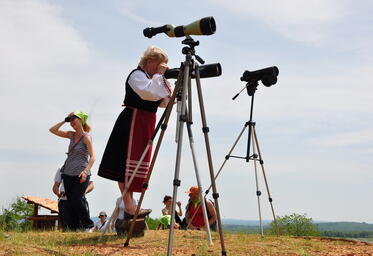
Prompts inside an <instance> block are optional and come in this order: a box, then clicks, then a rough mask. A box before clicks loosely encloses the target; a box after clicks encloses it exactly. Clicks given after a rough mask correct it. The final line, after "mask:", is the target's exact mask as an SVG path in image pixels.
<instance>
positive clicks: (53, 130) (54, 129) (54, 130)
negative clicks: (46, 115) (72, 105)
mask: <svg viewBox="0 0 373 256" xmlns="http://www.w3.org/2000/svg"><path fill="white" fill-rule="evenodd" d="M73 114H74V113H73V112H71V113H70V114H69V115H68V116H72V115H73ZM65 123H66V122H65V120H63V121H61V122H59V123H57V124H55V125H53V126H52V127H51V128H49V131H50V132H51V133H53V134H54V135H57V136H60V137H62V138H68V139H69V138H71V136H72V134H73V132H72V131H62V130H60V128H61V126H62V125H64V124H65Z"/></svg>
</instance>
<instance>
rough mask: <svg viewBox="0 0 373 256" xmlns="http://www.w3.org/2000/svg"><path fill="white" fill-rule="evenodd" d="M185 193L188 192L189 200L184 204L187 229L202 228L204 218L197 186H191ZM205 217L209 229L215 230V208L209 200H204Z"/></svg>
mask: <svg viewBox="0 0 373 256" xmlns="http://www.w3.org/2000/svg"><path fill="white" fill-rule="evenodd" d="M186 193H188V194H189V202H188V204H187V206H186V212H185V220H186V224H187V225H188V228H189V229H198V230H200V229H204V228H205V219H204V217H203V210H202V201H203V200H202V199H201V195H200V190H199V188H198V187H196V186H194V187H191V188H190V189H189V190H188V191H186ZM205 204H206V211H207V219H208V221H209V226H210V229H211V230H216V210H215V207H214V204H213V203H212V201H211V200H205Z"/></svg>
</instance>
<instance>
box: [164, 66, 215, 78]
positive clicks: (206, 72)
mask: <svg viewBox="0 0 373 256" xmlns="http://www.w3.org/2000/svg"><path fill="white" fill-rule="evenodd" d="M198 67H199V69H198V70H199V76H200V78H209V77H216V76H220V75H221V65H220V63H213V64H207V65H201V66H198ZM179 72H180V68H172V69H168V70H167V71H166V72H165V73H164V76H165V78H167V79H177V77H178V75H179ZM191 77H192V78H195V77H196V74H195V73H194V72H193V73H192V74H191Z"/></svg>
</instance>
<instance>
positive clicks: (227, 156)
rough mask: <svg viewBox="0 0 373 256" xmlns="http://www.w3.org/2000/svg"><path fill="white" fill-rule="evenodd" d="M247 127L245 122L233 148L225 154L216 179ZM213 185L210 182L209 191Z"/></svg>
mask: <svg viewBox="0 0 373 256" xmlns="http://www.w3.org/2000/svg"><path fill="white" fill-rule="evenodd" d="M246 128H247V124H245V126H244V127H243V128H242V130H241V132H240V134H239V135H238V137H237V139H236V141H235V142H234V143H233V146H232V148H231V149H230V150H229V152H228V154H227V155H226V156H225V159H224V162H223V163H222V165H221V166H220V168H219V171H218V172H217V173H216V175H215V178H214V180H216V179H217V178H218V176H219V175H220V172H221V171H222V170H223V167H224V165H225V163H226V162H227V161H228V159H229V157H230V156H231V154H232V152H233V150H234V148H235V147H236V145H237V143H238V141H239V140H240V138H241V136H242V134H243V133H244V131H245V130H246ZM211 186H212V185H211V184H210V187H209V188H208V189H207V191H209V190H210V189H211Z"/></svg>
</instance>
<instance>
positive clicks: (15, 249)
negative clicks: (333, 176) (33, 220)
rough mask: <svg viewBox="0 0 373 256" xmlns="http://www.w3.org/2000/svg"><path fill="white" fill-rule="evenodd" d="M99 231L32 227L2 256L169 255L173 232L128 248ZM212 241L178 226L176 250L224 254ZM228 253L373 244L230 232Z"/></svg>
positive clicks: (352, 248)
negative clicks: (49, 229)
mask: <svg viewBox="0 0 373 256" xmlns="http://www.w3.org/2000/svg"><path fill="white" fill-rule="evenodd" d="M99 237H100V236H99V234H97V233H96V234H94V233H62V232H39V233H38V232H29V233H13V234H12V233H11V234H9V238H5V239H2V240H0V255H26V254H27V255H58V256H67V255H86V256H91V255H136V256H163V255H167V244H168V231H167V230H158V231H155V230H149V231H147V232H146V233H145V236H144V237H139V238H132V239H131V240H130V245H129V246H128V247H124V246H123V244H124V241H125V238H124V237H117V236H116V235H113V234H110V235H105V238H104V239H103V240H99ZM213 241H214V245H208V242H207V238H206V233H205V232H202V231H178V230H176V231H175V236H174V240H173V246H172V252H173V253H172V255H189V256H197V255H198V256H200V255H222V248H221V243H220V238H219V236H218V234H216V233H214V234H213ZM224 244H225V250H226V252H227V255H234V256H236V255H252V256H259V255H260V256H264V255H269V256H272V255H273V256H296V255H297V256H298V255H299V256H311V255H312V256H373V245H372V244H370V243H367V242H358V241H352V240H342V239H326V238H308V237H302V238H294V237H275V236H273V237H272V236H270V237H264V238H261V237H260V236H258V235H246V234H224Z"/></svg>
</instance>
